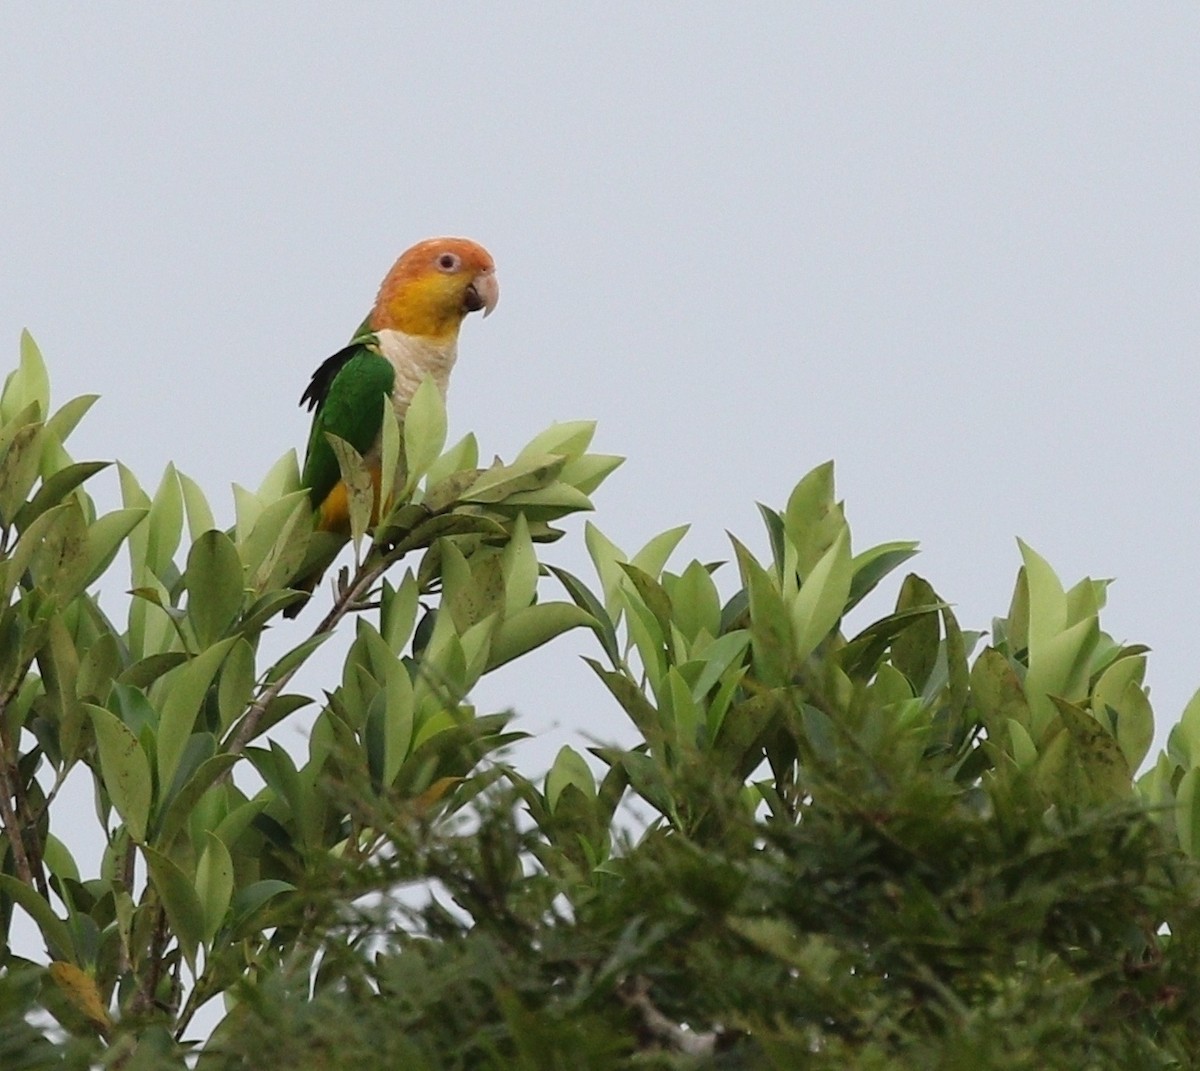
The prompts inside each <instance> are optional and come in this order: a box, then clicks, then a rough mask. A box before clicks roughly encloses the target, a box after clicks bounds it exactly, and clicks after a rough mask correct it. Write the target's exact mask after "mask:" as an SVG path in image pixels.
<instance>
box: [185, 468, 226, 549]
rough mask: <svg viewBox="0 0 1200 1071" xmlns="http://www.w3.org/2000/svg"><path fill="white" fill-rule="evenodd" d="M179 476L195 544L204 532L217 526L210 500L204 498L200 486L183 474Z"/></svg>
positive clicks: (189, 533)
mask: <svg viewBox="0 0 1200 1071" xmlns="http://www.w3.org/2000/svg"><path fill="white" fill-rule="evenodd" d="M178 475H179V491H180V494H182V495H183V509H184V513H186V514H187V522H188V535H189V536H190V538H191V540H192V542H193V543H194V542H195V541H196V540H197V539H199V538H200V536H201V535H202V534H203V533H204V532H207V531H208V530H209V529H210V528H216V526H217V525H216V522H215V521H214V520H213V515H212V510H211V509H210V508H209V505H208V499H206V498H205V497H204V492H203V490H201V488H200V485H199V484H198V483H197V482H196V481H195V480H193V479H192V478H191V477H190V476H186V475H184V474H183V473H182V472H181V473H179V474H178Z"/></svg>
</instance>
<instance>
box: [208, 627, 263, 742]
mask: <svg viewBox="0 0 1200 1071" xmlns="http://www.w3.org/2000/svg"><path fill="white" fill-rule="evenodd" d="M254 678H255V673H254V648H253V647H251V646H250V644H249V643H248V642H247V641H246V640H245V639H239V640H238V641H237V642H236V643H235V644H234V645H233V647H231V648H230V650H229V654H228V655H227V656H226V658H225V662H224V664H223V665H222V666H221V679H220V681H219V683H218V684H217V710H218V712H219V714H220V718H221V731H222V732H224V731H225V730H226V729H228V728H229V726H231V725H232V724H233V723H234V721H236V720H237V719H238V718H240V717H241V716H242V714H244V713H245V711H246V708H247V707H248V706H249V705H250V703H251V700H252V699H253V697H254Z"/></svg>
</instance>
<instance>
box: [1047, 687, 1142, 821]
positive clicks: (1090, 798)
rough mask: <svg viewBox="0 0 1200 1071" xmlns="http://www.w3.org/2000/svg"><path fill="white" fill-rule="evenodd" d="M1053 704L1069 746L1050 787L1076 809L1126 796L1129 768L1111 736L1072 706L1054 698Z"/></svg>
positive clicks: (1130, 786) (1084, 712)
mask: <svg viewBox="0 0 1200 1071" xmlns="http://www.w3.org/2000/svg"><path fill="white" fill-rule="evenodd" d="M1054 705H1055V706H1056V707H1057V708H1058V713H1059V716H1060V717H1061V718H1062V721H1063V725H1064V726H1065V727H1066V731H1067V733H1068V734H1069V736H1070V742H1071V747H1070V748H1069V749H1068V757H1067V759H1066V761H1065V762H1064V764H1063V766H1062V768H1061V769H1060V770H1057V771H1053V776H1052V781H1051V783H1052V784H1053V787H1054V788H1055V789H1057V790H1059V791H1062V792H1064V793H1065V794H1066V798H1067V799H1068V800H1069V801H1070V802H1072V803H1075V804H1076V805H1079V806H1095V805H1097V804H1099V805H1104V804H1108V803H1112V802H1115V801H1118V800H1122V799H1125V798H1126V797H1128V796H1129V794H1130V791H1131V789H1132V784H1131V781H1130V770H1129V765H1128V764H1127V763H1126V761H1125V756H1124V755H1123V754H1122V753H1121V747H1120V745H1119V744H1118V743H1117V741H1116V739H1115V738H1114V737H1113V735H1112V733H1110V732H1109V731H1108V730H1107V729H1105V728H1104V726H1102V725H1101V724H1100V723H1099V722H1098V721H1096V719H1095V718H1093V717H1092V716H1091V715H1090V714H1088V713H1087V711H1084V710H1080V709H1079V708H1078V707H1077V706H1075V705H1074V704H1073V703H1068V702H1066V701H1065V700H1063V699H1059V698H1058V697H1057V696H1056V697H1055V698H1054ZM1043 758H1044V756H1043Z"/></svg>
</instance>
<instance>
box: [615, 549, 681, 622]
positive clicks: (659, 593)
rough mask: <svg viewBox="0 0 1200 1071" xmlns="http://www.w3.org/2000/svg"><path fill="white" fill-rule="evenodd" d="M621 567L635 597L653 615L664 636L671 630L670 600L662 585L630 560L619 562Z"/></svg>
mask: <svg viewBox="0 0 1200 1071" xmlns="http://www.w3.org/2000/svg"><path fill="white" fill-rule="evenodd" d="M621 569H622V570H623V571H624V573H625V575H626V576H627V577H628V578H629V580H630V582H631V583H632V584H633V589H634V591H635V592H637V598H638V599H640V600H641V602H642V605H643V606H645V607H646V609H647V610H649V611H650V613H651V614H652V615H653V616H654V620H655V621H657V622H658V628H659V631H660V632H661V634H662V635H663V636H664V637H665V636H668V635H670V632H671V600H670V599H669V598H668V597H667V593H666V591H665V590H664V589H663V586H662V585H661V584H660V583H659V582H658V581H657V580H655V579H654V577H652V576H651V575H650V574H649V573H646V572H643V571H642V570H641V569H639V568H638V567H637V566H636V565H633V564H632V563H630V562H621Z"/></svg>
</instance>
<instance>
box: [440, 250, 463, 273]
mask: <svg viewBox="0 0 1200 1071" xmlns="http://www.w3.org/2000/svg"><path fill="white" fill-rule="evenodd" d="M437 266H438V267H439V268H440V269H441V270H442V271H458V269H459V268H461V267H462V261H461V260H460V259H459V258H458V257H457V256H455V255H454V254H453V253H443V254H441V256H439V257H438V258H437Z"/></svg>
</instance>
